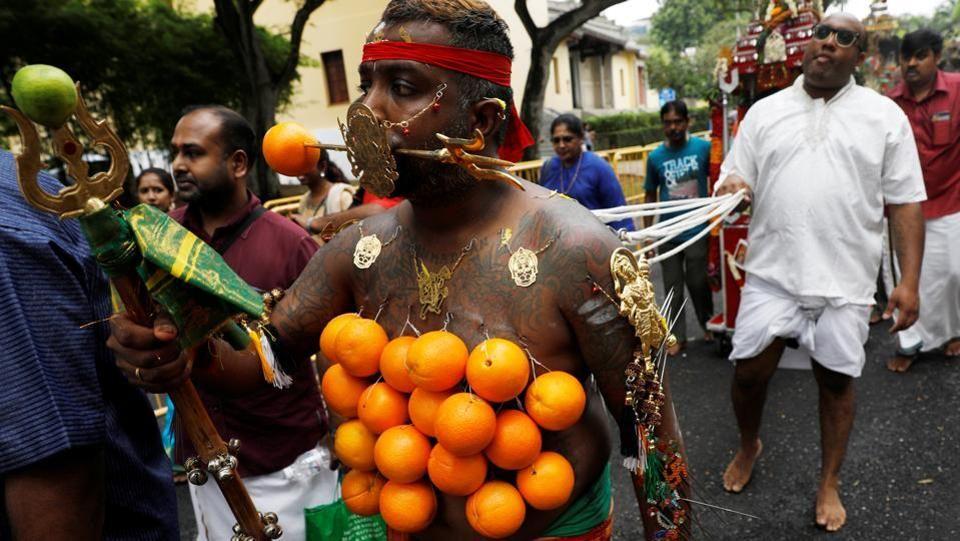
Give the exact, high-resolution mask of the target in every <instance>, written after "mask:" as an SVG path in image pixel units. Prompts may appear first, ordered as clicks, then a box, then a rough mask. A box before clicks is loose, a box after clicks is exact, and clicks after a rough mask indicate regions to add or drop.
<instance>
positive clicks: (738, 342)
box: [730, 274, 870, 378]
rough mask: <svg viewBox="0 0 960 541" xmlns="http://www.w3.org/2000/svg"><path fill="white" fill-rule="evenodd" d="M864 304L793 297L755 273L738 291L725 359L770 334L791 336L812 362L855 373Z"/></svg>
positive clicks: (752, 350)
mask: <svg viewBox="0 0 960 541" xmlns="http://www.w3.org/2000/svg"><path fill="white" fill-rule="evenodd" d="M869 319H870V306H868V305H865V304H851V303H848V302H846V301H843V300H841V299H832V298H825V297H795V296H793V295H791V294H790V293H788V292H787V291H785V290H783V289H782V288H781V287H779V286H777V285H775V284H771V283H770V282H767V281H765V280H763V279H761V278H758V277H757V276H755V275H749V274H748V275H747V281H746V283H745V284H744V286H743V290H742V291H741V295H740V311H739V312H738V313H737V328H736V330H735V331H734V332H733V352H732V353H730V359H731V360H733V361H736V359H749V358H751V357H756V356H757V355H759V354H760V353H761V352H762V351H763V350H764V349H766V348H767V346H769V345H770V344H772V343H773V341H774V339H776V338H795V339H796V340H797V342H799V343H800V345H801V346H802V347H803V348H804V349H805V350H807V351H808V352H809V353H810V356H811V357H813V358H814V359H815V360H816V362H817V363H819V364H820V365H822V366H824V367H825V368H828V369H830V370H833V371H834V372H840V373H841V374H846V375H848V376H851V377H855V378H856V377H860V373H861V372H862V371H863V365H864V363H865V362H866V353H865V352H864V350H863V345H864V344H865V343H866V342H867V335H868V334H869V331H870V326H869V324H868V322H869Z"/></svg>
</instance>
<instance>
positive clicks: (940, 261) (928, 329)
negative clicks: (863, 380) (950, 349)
mask: <svg viewBox="0 0 960 541" xmlns="http://www.w3.org/2000/svg"><path fill="white" fill-rule="evenodd" d="M958 242H960V213H956V214H950V215H948V216H943V217H941V218H934V219H933V220H927V223H926V242H925V243H924V247H923V264H922V266H921V268H920V317H919V318H918V319H917V322H916V323H914V324H913V326H911V327H910V328H909V329H906V330H903V331H900V332H899V333H897V339H898V340H899V342H900V350H901V351H902V352H904V353H916V352H917V351H931V350H935V349H938V348H940V347H943V346H944V345H945V344H946V343H947V342H949V341H950V340H952V339H953V338H957V337H960V244H958ZM951 245H952V248H951ZM898 274H899V273H898Z"/></svg>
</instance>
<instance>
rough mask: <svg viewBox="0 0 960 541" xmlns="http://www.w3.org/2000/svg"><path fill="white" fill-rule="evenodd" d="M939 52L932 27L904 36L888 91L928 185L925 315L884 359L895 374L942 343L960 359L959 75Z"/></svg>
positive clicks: (922, 313)
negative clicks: (942, 66) (896, 77)
mask: <svg viewBox="0 0 960 541" xmlns="http://www.w3.org/2000/svg"><path fill="white" fill-rule="evenodd" d="M942 51H943V38H942V37H941V36H940V35H939V34H937V33H936V32H934V31H932V30H928V29H921V30H917V31H916V32H911V33H909V34H907V35H906V36H904V38H903V42H902V43H901V45H900V69H901V71H902V73H903V81H901V82H900V84H899V85H897V87H896V88H894V89H893V91H891V92H890V98H892V99H893V100H894V101H895V102H897V104H898V105H899V106H900V107H901V108H902V109H903V111H904V112H905V113H906V114H907V117H908V118H909V119H910V125H911V126H912V127H913V134H914V137H915V138H916V140H917V149H918V150H919V152H920V165H921V167H922V168H923V180H924V183H925V184H926V188H927V200H926V201H924V202H923V203H921V205H922V207H923V216H924V218H926V239H927V240H926V247H925V249H924V251H923V267H922V272H921V273H920V318H919V319H918V320H917V323H916V324H915V325H914V326H913V327H910V328H909V329H906V330H904V331H900V333H899V334H898V338H899V342H900V343H899V347H898V348H897V352H896V354H895V355H894V357H893V358H891V359H890V360H889V361H888V362H887V368H889V369H890V370H893V371H894V372H905V371H906V370H907V369H908V368H910V364H911V363H912V362H913V360H914V358H915V357H916V355H917V353H919V352H921V351H930V350H935V349H939V348H941V347H945V350H944V352H945V354H946V355H947V356H951V357H955V356H960V339H958V337H960V250H957V249H956V242H957V239H958V238H960V74H957V73H945V72H943V71H941V70H939V69H937V63H938V62H939V61H940V53H941V52H942ZM951 244H952V245H953V249H951Z"/></svg>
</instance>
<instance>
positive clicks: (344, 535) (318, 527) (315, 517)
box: [304, 499, 387, 541]
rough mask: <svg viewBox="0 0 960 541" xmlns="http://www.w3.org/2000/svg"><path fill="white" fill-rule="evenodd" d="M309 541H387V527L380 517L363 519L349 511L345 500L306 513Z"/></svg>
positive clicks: (320, 506) (317, 507) (314, 508)
mask: <svg viewBox="0 0 960 541" xmlns="http://www.w3.org/2000/svg"><path fill="white" fill-rule="evenodd" d="M304 513H305V514H306V520H307V541H386V539H387V525H386V524H384V522H383V519H382V518H380V515H374V516H372V517H361V516H360V515H355V514H353V513H351V512H350V510H349V509H347V506H346V505H345V504H344V503H343V500H341V499H338V500H337V501H335V502H333V503H328V504H326V505H318V506H316V507H312V508H310V509H306V510H305V511H304Z"/></svg>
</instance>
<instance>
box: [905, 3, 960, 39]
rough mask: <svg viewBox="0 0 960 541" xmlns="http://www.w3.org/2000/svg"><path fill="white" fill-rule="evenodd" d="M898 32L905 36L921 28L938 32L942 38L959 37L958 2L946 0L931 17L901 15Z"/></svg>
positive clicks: (959, 7) (959, 6) (959, 12)
mask: <svg viewBox="0 0 960 541" xmlns="http://www.w3.org/2000/svg"><path fill="white" fill-rule="evenodd" d="M898 22H899V26H900V28H899V32H900V33H901V34H906V33H908V32H912V31H914V30H919V29H921V28H929V29H931V30H934V31H937V32H940V34H942V35H943V37H944V38H956V37H960V1H958V0H947V1H945V2H943V3H942V4H940V5H939V6H937V8H936V9H935V10H934V12H933V15H932V16H930V17H928V16H925V15H910V14H908V15H903V16H901V17H900V18H899V20H898Z"/></svg>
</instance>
